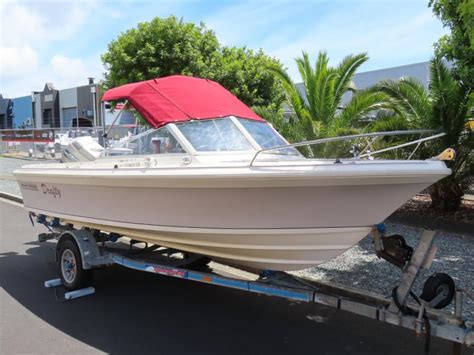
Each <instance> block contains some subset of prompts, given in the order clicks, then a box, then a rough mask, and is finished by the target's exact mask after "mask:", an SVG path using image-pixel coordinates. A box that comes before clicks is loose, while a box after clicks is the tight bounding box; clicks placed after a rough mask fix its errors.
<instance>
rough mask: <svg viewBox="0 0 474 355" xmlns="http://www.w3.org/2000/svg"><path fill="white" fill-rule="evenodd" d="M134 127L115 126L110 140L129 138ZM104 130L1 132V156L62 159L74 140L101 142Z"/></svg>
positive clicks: (83, 128) (76, 129)
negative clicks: (66, 148)
mask: <svg viewBox="0 0 474 355" xmlns="http://www.w3.org/2000/svg"><path fill="white" fill-rule="evenodd" d="M136 129H137V127H136V126H134V125H123V126H114V127H112V129H111V131H110V132H109V134H108V137H109V139H111V140H119V139H121V138H123V137H125V136H127V134H128V132H129V131H130V130H132V131H135V130H136ZM102 134H103V129H102V128H99V129H95V128H89V127H82V128H72V129H68V130H65V129H8V130H0V154H4V155H5V154H7V155H13V156H18V157H31V158H36V159H60V158H61V155H62V154H61V153H62V149H63V148H64V147H65V146H67V145H68V144H69V143H70V142H71V141H72V140H73V139H74V138H77V137H82V136H92V137H94V138H97V139H98V140H99V141H100V140H101V139H102Z"/></svg>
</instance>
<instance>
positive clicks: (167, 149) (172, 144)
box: [144, 126, 185, 154]
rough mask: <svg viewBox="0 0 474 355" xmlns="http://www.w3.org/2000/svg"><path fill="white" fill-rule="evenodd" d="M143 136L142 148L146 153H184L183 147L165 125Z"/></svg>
mask: <svg viewBox="0 0 474 355" xmlns="http://www.w3.org/2000/svg"><path fill="white" fill-rule="evenodd" d="M144 138H146V142H145V144H146V146H145V147H144V149H145V150H146V151H147V153H148V154H170V153H185V150H184V149H183V147H181V145H180V144H179V143H178V141H177V140H176V138H175V137H174V136H173V135H172V134H171V132H170V131H169V130H168V127H166V126H165V127H162V128H160V129H158V130H156V131H154V132H152V133H150V134H149V135H147V136H146V137H144Z"/></svg>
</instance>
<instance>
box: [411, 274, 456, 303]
mask: <svg viewBox="0 0 474 355" xmlns="http://www.w3.org/2000/svg"><path fill="white" fill-rule="evenodd" d="M455 292H456V286H455V284H454V280H453V279H452V278H451V276H449V275H448V274H445V273H441V272H439V273H436V274H433V275H431V276H430V277H429V278H428V279H427V280H426V281H425V284H424V285H423V293H422V294H421V296H420V298H421V299H423V300H425V301H427V302H431V300H433V299H434V298H435V297H436V296H438V294H440V293H443V296H444V297H443V299H442V300H441V301H440V302H439V303H438V304H437V305H435V306H434V308H436V309H442V308H444V307H446V306H447V305H449V304H450V303H451V301H452V300H453V298H454V294H455Z"/></svg>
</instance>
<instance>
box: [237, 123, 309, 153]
mask: <svg viewBox="0 0 474 355" xmlns="http://www.w3.org/2000/svg"><path fill="white" fill-rule="evenodd" d="M238 120H239V122H240V123H241V124H242V126H244V128H245V129H246V130H247V131H248V132H249V133H250V135H251V136H252V138H253V139H255V141H256V142H257V143H258V145H259V146H260V147H262V148H271V147H278V146H281V145H286V144H288V142H286V141H285V140H284V139H283V138H282V137H281V136H280V135H278V133H277V132H276V131H275V130H274V129H273V128H272V127H271V126H270V125H269V124H268V123H266V122H258V121H253V120H247V119H245V118H239V119H238ZM267 153H270V154H284V155H300V153H299V152H298V150H296V149H295V148H280V149H275V150H270V151H268V152H267Z"/></svg>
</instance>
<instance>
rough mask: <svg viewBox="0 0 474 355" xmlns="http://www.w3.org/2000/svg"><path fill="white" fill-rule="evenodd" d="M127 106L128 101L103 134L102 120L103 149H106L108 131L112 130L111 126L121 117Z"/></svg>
mask: <svg viewBox="0 0 474 355" xmlns="http://www.w3.org/2000/svg"><path fill="white" fill-rule="evenodd" d="M127 105H128V100H125V102H124V104H123V106H122V108H121V109H120V111H119V113H118V114H117V116H116V117H115V118H114V120H113V122H112V124H111V125H110V127H109V129H108V130H107V132H105V119H104V134H103V135H102V137H103V138H104V148H107V138H108V136H109V133H110V131H111V130H112V128H113V126H114V125H115V122H117V120H118V119H119V118H120V116H121V115H122V112H123V111H124V110H125V108H126V107H127Z"/></svg>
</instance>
